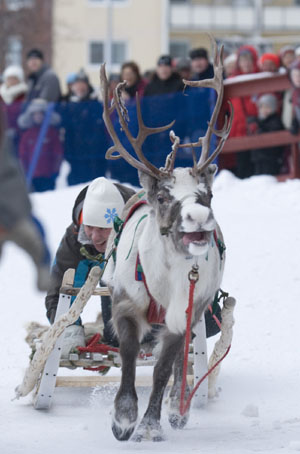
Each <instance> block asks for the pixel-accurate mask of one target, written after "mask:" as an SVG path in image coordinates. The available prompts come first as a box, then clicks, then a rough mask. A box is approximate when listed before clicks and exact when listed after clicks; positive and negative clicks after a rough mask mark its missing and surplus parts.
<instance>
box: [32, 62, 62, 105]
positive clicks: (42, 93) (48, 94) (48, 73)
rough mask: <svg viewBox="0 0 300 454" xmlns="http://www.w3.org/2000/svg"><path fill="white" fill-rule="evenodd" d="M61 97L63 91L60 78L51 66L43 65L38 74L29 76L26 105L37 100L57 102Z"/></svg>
mask: <svg viewBox="0 0 300 454" xmlns="http://www.w3.org/2000/svg"><path fill="white" fill-rule="evenodd" d="M60 97H61V91H60V84H59V80H58V77H57V75H56V74H55V72H54V71H53V70H52V69H51V68H49V66H47V65H43V66H42V68H41V69H40V70H39V71H38V72H36V73H32V74H30V75H29V77H28V92H27V96H26V103H27V102H30V101H32V100H33V99H36V98H42V99H45V100H46V101H49V102H57V101H59V100H60Z"/></svg>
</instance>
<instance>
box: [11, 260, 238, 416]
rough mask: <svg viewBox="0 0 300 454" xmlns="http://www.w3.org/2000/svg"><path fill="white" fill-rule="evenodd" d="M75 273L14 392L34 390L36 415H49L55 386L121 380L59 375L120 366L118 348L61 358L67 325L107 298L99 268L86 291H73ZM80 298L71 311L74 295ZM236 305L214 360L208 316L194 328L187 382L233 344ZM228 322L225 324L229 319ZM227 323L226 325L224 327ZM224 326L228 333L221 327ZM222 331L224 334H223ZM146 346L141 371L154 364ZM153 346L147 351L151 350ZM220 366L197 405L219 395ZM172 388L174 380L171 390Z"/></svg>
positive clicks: (143, 380)
mask: <svg viewBox="0 0 300 454" xmlns="http://www.w3.org/2000/svg"><path fill="white" fill-rule="evenodd" d="M74 275H75V270H73V269H69V270H67V271H66V272H65V274H64V278H63V282H62V286H61V288H60V294H59V302H58V307H57V312H56V317H55V321H54V324H53V325H52V326H51V327H50V328H49V330H48V332H47V333H46V336H45V337H44V338H43V339H42V340H38V342H37V348H36V352H35V353H34V356H33V358H32V360H31V363H30V365H29V367H28V369H27V371H26V373H25V376H24V379H23V383H22V384H21V385H20V386H18V387H17V389H16V397H17V398H18V397H21V396H25V395H27V394H28V393H29V392H30V391H32V390H34V395H33V405H34V408H35V409H36V410H47V409H49V408H50V407H51V404H52V401H53V397H54V392H55V388H56V387H97V386H104V385H109V384H114V383H119V381H120V377H119V376H101V375H99V374H97V375H96V374H95V376H59V377H58V376H57V375H58V371H59V369H60V368H63V367H65V368H71V369H76V368H85V369H92V370H95V371H99V370H101V369H102V368H112V367H118V368H120V367H121V360H120V355H119V353H118V351H117V349H116V348H114V347H109V346H105V347H106V351H105V352H104V353H98V352H78V353H70V355H69V358H68V359H61V349H62V344H63V338H64V329H65V328H66V326H68V325H70V324H72V323H74V322H75V321H76V320H77V318H78V317H79V315H80V313H81V312H82V311H83V309H84V307H85V305H86V304H87V302H88V300H89V298H90V297H91V296H92V295H99V296H104V295H109V294H110V293H109V290H108V289H107V288H106V287H101V288H96V286H97V284H98V282H99V276H100V269H99V268H98V267H95V268H93V269H92V270H91V272H90V274H89V276H88V279H87V281H86V283H85V284H84V286H83V287H82V288H81V289H79V288H74V287H73V282H74ZM74 295H77V297H76V299H75V301H74V302H73V304H72V306H71V307H70V303H71V298H72V296H74ZM234 304H235V300H234V299H233V298H227V300H226V301H225V303H224V307H223V310H222V320H223V323H222V331H221V338H220V340H219V341H218V342H217V343H216V346H215V349H214V351H213V353H212V355H211V358H210V361H209V363H208V360H207V343H206V328H205V320H204V316H203V318H202V319H201V320H200V321H199V323H198V324H197V325H196V327H194V329H193V333H194V339H193V344H191V345H190V350H189V351H190V353H189V375H188V377H187V378H188V383H189V384H190V385H191V386H193V384H194V385H195V384H196V383H197V382H198V380H199V379H200V378H201V377H203V376H204V375H206V374H207V372H208V368H209V367H211V365H212V364H215V363H216V362H217V361H218V359H219V358H220V357H221V356H222V354H223V353H224V351H225V350H226V348H227V347H228V345H230V343H231V339H232V325H233V317H232V312H233V308H234ZM226 317H227V319H226ZM224 322H225V323H224ZM225 325H226V330H225V329H223V326H225ZM223 331H224V332H223ZM145 347H147V344H142V348H141V351H140V354H139V356H138V359H137V366H154V365H155V362H156V359H155V356H154V354H153V352H152V351H151V349H149V348H146V349H145ZM148 347H149V346H148ZM218 371H219V366H218V368H216V369H215V370H214V371H213V373H212V374H211V375H209V377H208V378H206V379H205V380H204V381H203V382H202V383H201V385H200V387H199V388H198V389H197V392H196V394H195V396H194V399H193V406H194V407H197V408H203V407H205V406H206V404H207V400H208V397H214V396H215V395H216V389H215V383H216V379H217V376H218ZM171 384H172V379H170V381H169V385H171ZM151 385H152V376H149V377H148V376H141V377H139V376H137V378H136V386H151Z"/></svg>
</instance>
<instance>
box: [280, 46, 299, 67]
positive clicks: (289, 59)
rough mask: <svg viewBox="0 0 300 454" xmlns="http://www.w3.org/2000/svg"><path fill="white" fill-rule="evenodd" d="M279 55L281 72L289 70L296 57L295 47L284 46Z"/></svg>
mask: <svg viewBox="0 0 300 454" xmlns="http://www.w3.org/2000/svg"><path fill="white" fill-rule="evenodd" d="M279 57H280V61H281V68H280V72H287V71H288V69H289V67H290V65H291V64H292V63H293V62H294V60H295V58H296V55H295V48H294V47H293V46H290V45H287V46H283V47H282V48H281V49H280V51H279Z"/></svg>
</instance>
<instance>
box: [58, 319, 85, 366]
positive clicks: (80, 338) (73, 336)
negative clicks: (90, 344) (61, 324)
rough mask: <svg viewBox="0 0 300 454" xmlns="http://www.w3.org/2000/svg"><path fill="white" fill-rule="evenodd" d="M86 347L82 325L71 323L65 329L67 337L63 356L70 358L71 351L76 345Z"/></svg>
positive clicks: (62, 352) (64, 342) (62, 351)
mask: <svg viewBox="0 0 300 454" xmlns="http://www.w3.org/2000/svg"><path fill="white" fill-rule="evenodd" d="M79 346H80V347H85V336H84V329H83V326H82V325H70V326H67V328H66V329H65V337H64V341H63V346H62V350H61V358H63V359H68V358H69V354H70V352H71V351H72V350H73V349H75V348H76V347H79Z"/></svg>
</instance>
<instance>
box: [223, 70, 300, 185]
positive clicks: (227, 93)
mask: <svg viewBox="0 0 300 454" xmlns="http://www.w3.org/2000/svg"><path fill="white" fill-rule="evenodd" d="M290 87H291V84H290V81H289V79H288V77H287V75H286V74H280V75H271V76H270V75H266V74H263V73H261V74H258V75H257V76H251V78H249V77H248V78H245V77H244V78H243V77H237V78H232V79H227V80H225V82H224V103H226V102H227V100H228V99H230V98H233V97H239V96H247V95H258V94H260V93H266V92H269V93H271V92H279V91H284V90H287V89H289V88H290ZM299 143H300V134H299V135H297V136H295V135H293V134H291V133H290V132H289V131H276V132H269V133H265V134H258V135H252V136H246V137H232V138H230V139H227V141H226V143H225V145H224V148H223V151H222V153H232V152H241V151H245V150H255V149H258V148H269V147H273V146H280V145H289V146H290V148H291V156H290V160H289V173H288V174H285V175H279V176H278V180H280V181H284V180H286V179H288V178H300V153H299Z"/></svg>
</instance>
